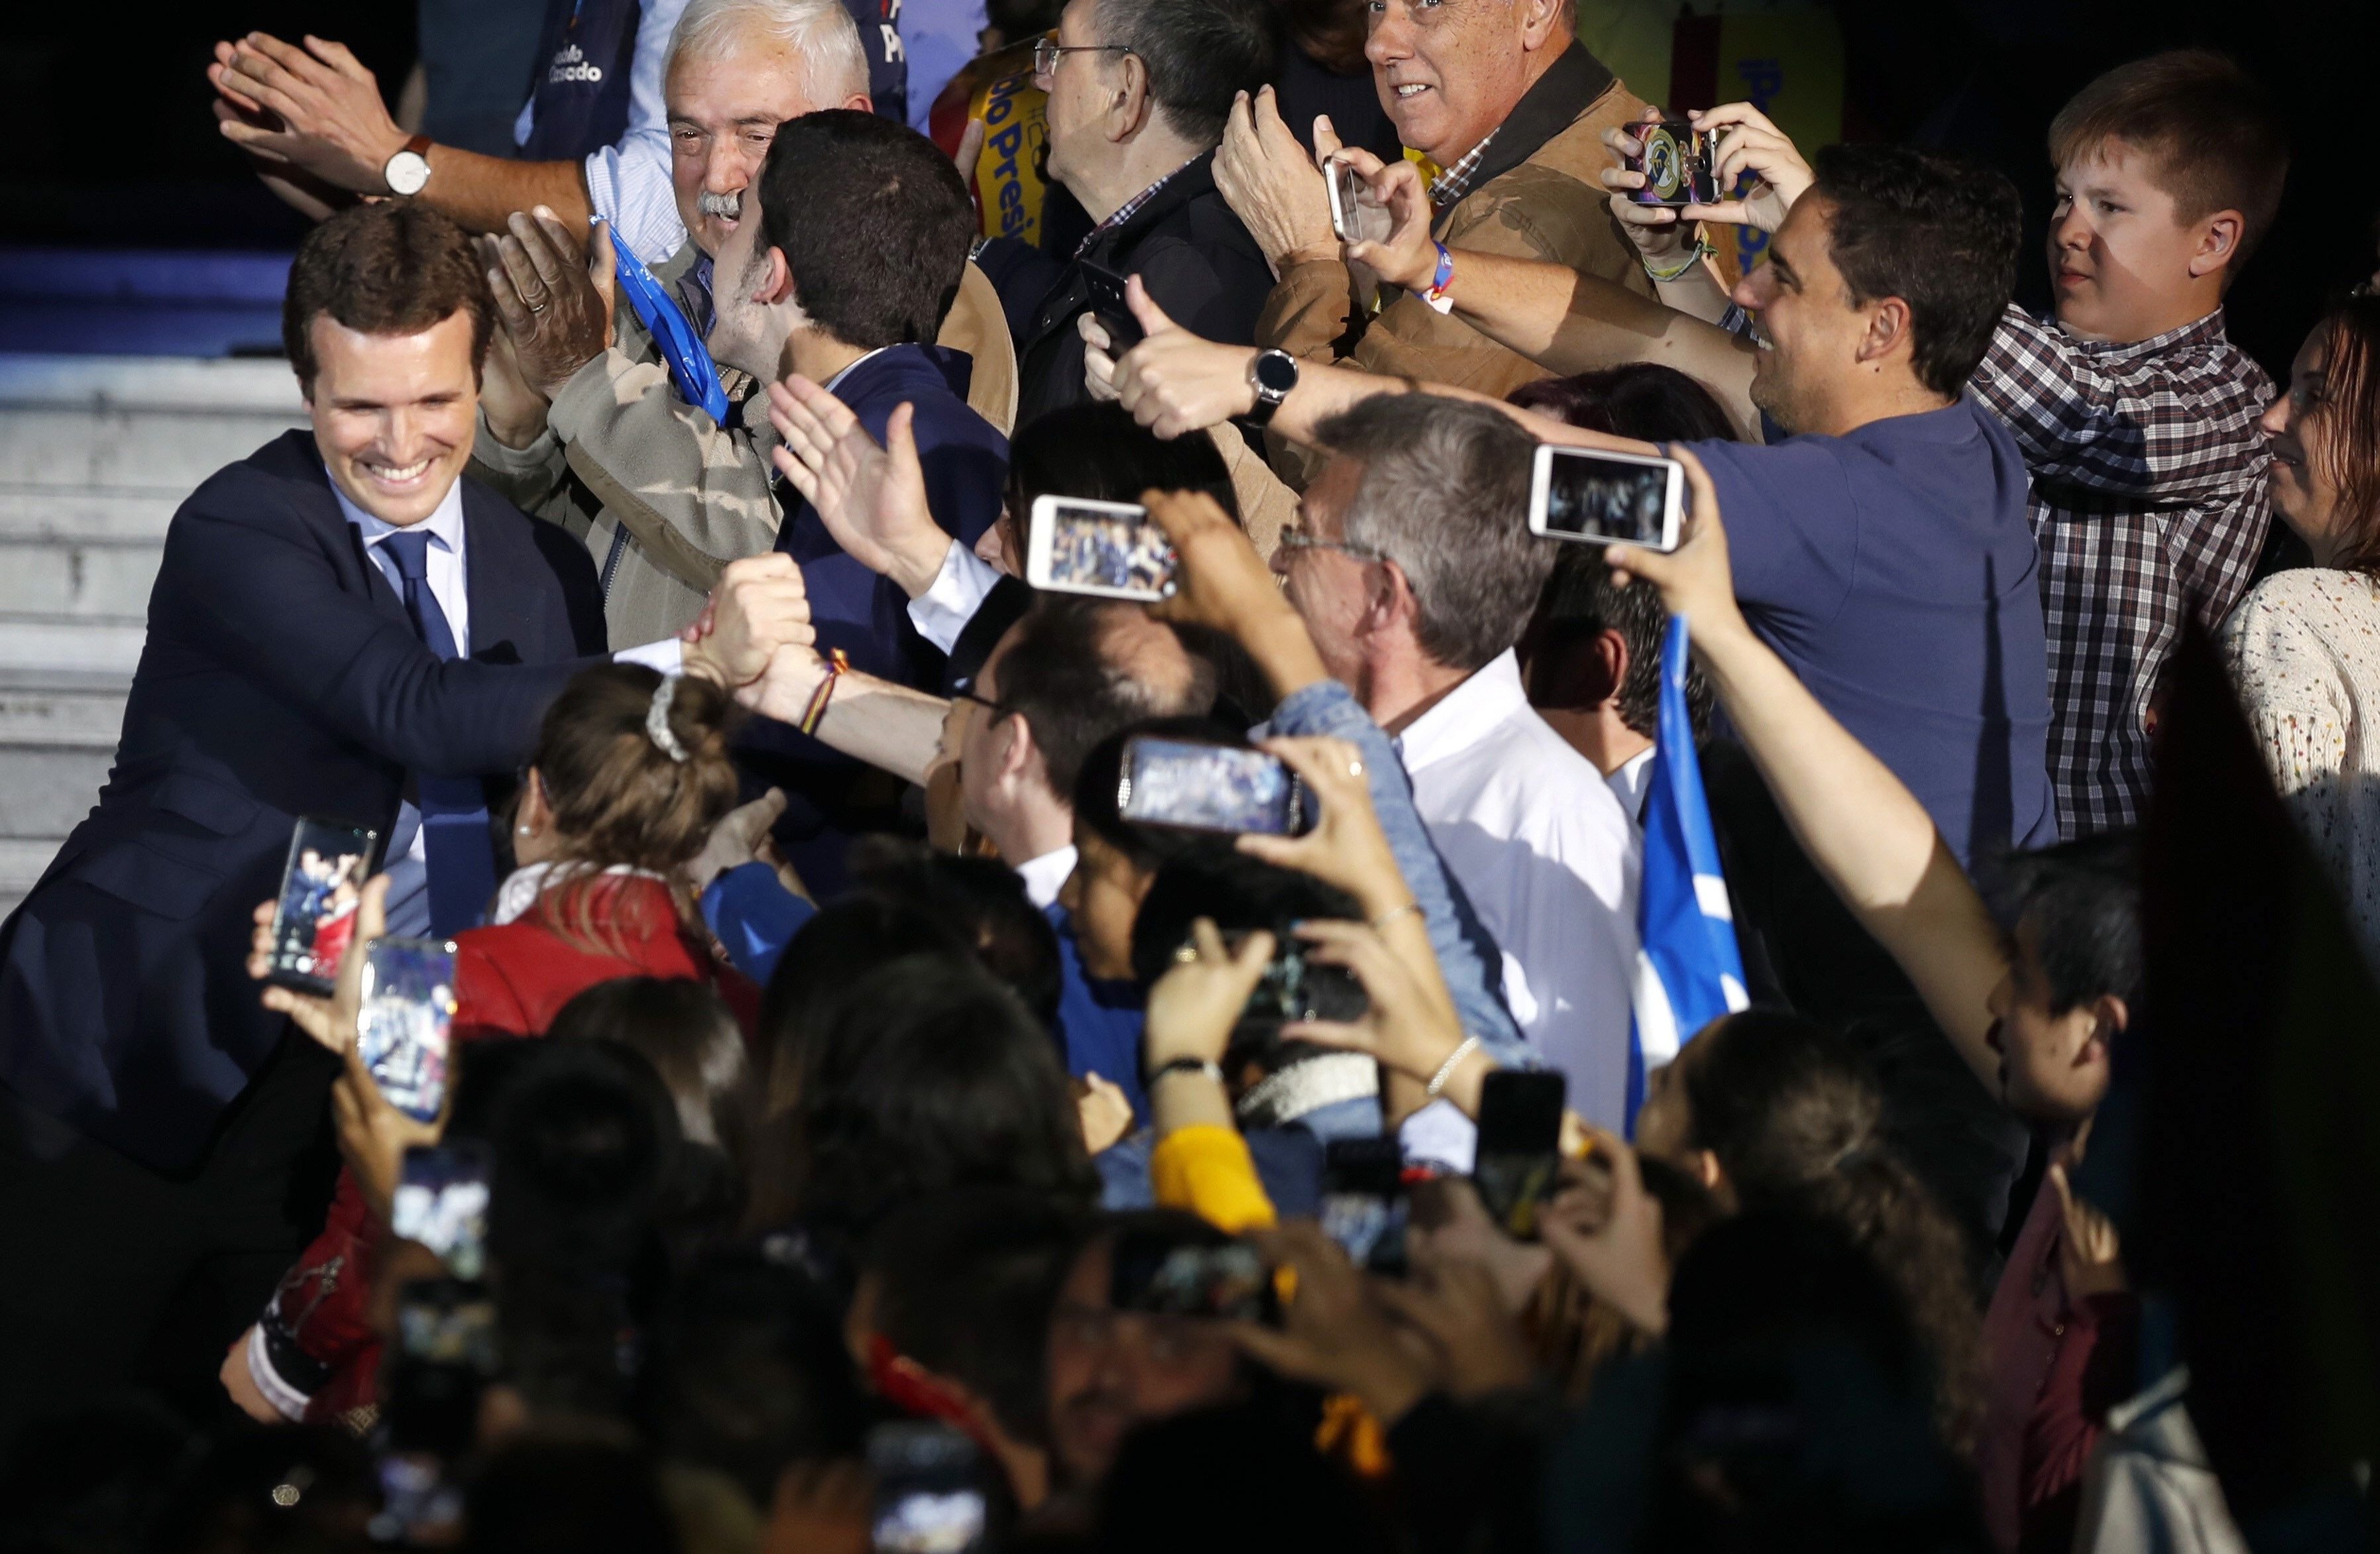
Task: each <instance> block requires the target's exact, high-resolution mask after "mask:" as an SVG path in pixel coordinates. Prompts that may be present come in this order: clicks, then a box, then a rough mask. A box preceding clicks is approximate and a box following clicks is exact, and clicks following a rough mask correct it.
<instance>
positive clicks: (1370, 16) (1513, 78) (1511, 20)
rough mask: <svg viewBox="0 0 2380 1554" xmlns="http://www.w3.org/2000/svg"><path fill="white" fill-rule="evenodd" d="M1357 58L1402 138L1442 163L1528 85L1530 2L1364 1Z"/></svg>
mask: <svg viewBox="0 0 2380 1554" xmlns="http://www.w3.org/2000/svg"><path fill="white" fill-rule="evenodd" d="M1365 9H1366V26H1367V33H1366V38H1365V41H1364V57H1365V58H1366V59H1368V60H1370V61H1371V62H1372V84H1373V86H1374V88H1375V89H1376V90H1377V91H1378V92H1379V94H1380V106H1381V107H1382V108H1383V109H1384V110H1386V112H1387V113H1388V115H1389V117H1390V120H1392V121H1393V122H1394V123H1395V125H1396V127H1397V134H1398V136H1399V138H1400V139H1402V140H1403V141H1404V143H1405V144H1406V145H1408V146H1411V147H1413V148H1414V149H1415V151H1418V152H1423V153H1424V154H1426V155H1427V156H1428V157H1429V158H1430V160H1431V161H1433V162H1436V163H1437V164H1439V166H1441V167H1443V166H1445V165H1447V164H1450V163H1451V162H1453V161H1454V160H1455V159H1456V158H1458V157H1460V156H1462V155H1463V153H1464V152H1468V151H1469V150H1471V148H1472V147H1474V146H1475V145H1477V144H1478V143H1479V142H1480V141H1481V140H1485V139H1486V138H1487V136H1488V131H1489V130H1491V129H1494V128H1495V127H1497V126H1498V125H1500V124H1501V123H1503V122H1504V119H1505V116H1506V115H1509V114H1510V113H1512V106H1513V104H1514V103H1518V102H1520V100H1521V94H1522V93H1523V92H1524V91H1527V90H1528V88H1529V59H1530V55H1529V50H1528V47H1527V40H1528V39H1529V38H1530V37H1531V35H1532V27H1533V25H1534V26H1536V33H1537V35H1539V36H1540V37H1542V35H1543V33H1544V28H1543V26H1542V18H1538V21H1537V22H1536V23H1534V24H1533V21H1532V17H1533V15H1534V14H1535V13H1536V12H1537V11H1538V10H1540V9H1541V7H1538V6H1533V5H1532V4H1531V3H1530V0H1368V3H1367V4H1366V7H1365ZM1544 46H1548V47H1550V46H1551V44H1550V43H1547V44H1545V45H1544Z"/></svg>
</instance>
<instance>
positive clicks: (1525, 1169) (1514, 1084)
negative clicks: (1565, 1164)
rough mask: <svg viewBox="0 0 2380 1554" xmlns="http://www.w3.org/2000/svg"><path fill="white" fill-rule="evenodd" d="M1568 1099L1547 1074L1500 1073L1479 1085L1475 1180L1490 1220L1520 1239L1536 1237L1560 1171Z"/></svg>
mask: <svg viewBox="0 0 2380 1554" xmlns="http://www.w3.org/2000/svg"><path fill="white" fill-rule="evenodd" d="M1567 1094H1568V1087H1567V1086H1566V1085H1565V1083H1564V1082H1563V1079H1562V1076H1561V1075H1560V1074H1559V1073H1555V1072H1552V1071H1548V1070H1540V1071H1536V1072H1532V1071H1529V1070H1524V1069H1517V1068H1500V1069H1498V1070H1496V1071H1495V1072H1494V1073H1492V1074H1488V1076H1487V1078H1485V1079H1484V1080H1482V1081H1481V1082H1480V1086H1479V1143H1478V1150H1477V1153H1476V1155H1475V1157H1474V1159H1473V1161H1472V1166H1471V1180H1472V1184H1473V1185H1475V1187H1477V1188H1478V1190H1479V1201H1480V1203H1481V1205H1482V1206H1483V1207H1485V1208H1487V1210H1488V1218H1489V1219H1491V1220H1495V1221H1496V1223H1497V1224H1498V1225H1499V1226H1500V1227H1501V1228H1502V1229H1503V1231H1504V1232H1505V1233H1506V1234H1508V1235H1511V1236H1512V1237H1514V1238H1515V1239H1517V1240H1521V1241H1535V1240H1536V1238H1537V1207H1538V1205H1539V1204H1541V1203H1543V1202H1544V1201H1545V1199H1546V1198H1547V1197H1548V1196H1550V1195H1551V1194H1552V1192H1553V1187H1554V1179H1555V1177H1556V1175H1557V1174H1558V1173H1559V1172H1560V1169H1561V1119H1562V1101H1563V1099H1564V1098H1565V1097H1566V1095H1567Z"/></svg>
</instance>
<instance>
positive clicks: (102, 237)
mask: <svg viewBox="0 0 2380 1554" xmlns="http://www.w3.org/2000/svg"><path fill="white" fill-rule="evenodd" d="M1834 9H1835V10H1836V12H1837V14H1838V15H1839V17H1840V19H1841V23H1842V30H1843V37H1844V44H1845V51H1846V54H1847V56H1848V57H1847V66H1848V79H1849V83H1850V84H1849V88H1848V96H1849V98H1850V102H1849V103H1848V104H1847V110H1848V111H1847V114H1846V119H1845V122H1846V125H1847V127H1849V129H1850V132H1851V133H1852V135H1854V136H1855V137H1858V138H1862V139H1894V140H1913V141H1915V142H1917V143H1921V144H1925V145H1929V146H1935V147H1939V148H1945V149H1949V150H1955V151H1959V152H1965V153H1968V154H1971V155H1974V156H1977V157H1980V158H1982V159H1984V160H1986V161H1989V162H1991V163H1994V164H1997V165H1998V166H1999V167H2001V168H2002V169H2004V170H2005V171H2006V172H2007V173H2008V174H2009V176H2010V177H2012V178H2014V179H2015V180H2016V182H2017V185H2018V187H2019V188H2021V189H2022V190H2023V191H2024V195H2025V200H2026V207H2027V211H2028V214H2029V216H2030V218H2031V225H2032V228H2033V231H2032V234H2031V240H2030V243H2029V246H2028V252H2027V258H2026V261H2025V262H2024V264H2023V265H2022V268H2021V272H2020V273H2021V274H2022V277H2023V279H2022V287H2023V289H2022V291H2021V292H2020V297H2021V298H2022V300H2024V301H2025V302H2027V303H2028V304H2029V305H2031V306H2034V307H2035V308H2046V306H2047V302H2048V297H2047V291H2046V272H2045V267H2044V265H2043V263H2042V261H2040V259H2039V257H2038V256H2039V254H2040V251H2041V249H2040V235H2041V233H2042V231H2043V229H2044V226H2045V224H2046V214H2047V208H2048V198H2047V191H2048V187H2049V172H2050V170H2049V167H2048V164H2047V160H2046V155H2045V153H2044V152H2043V150H2042V139H2043V135H2044V133H2045V131H2046V128H2047V127H2048V123H2049V118H2050V115H2052V114H2053V113H2055V112H2056V110H2057V108H2058V104H2059V103H2062V102H2063V101H2064V100H2065V99H2066V97H2067V96H2068V95H2070V93H2071V92H2072V91H2074V89H2075V88H2076V87H2078V86H2080V85H2081V84H2082V83H2083V81H2085V80H2087V79H2090V78H2091V77H2092V76H2093V75H2095V74H2096V73H2097V72H2098V71H2100V70H2102V69H2105V68H2106V67H2108V66H2110V65H2113V64H2117V63H2119V62H2120V61H2122V60H2125V59H2129V58H2131V57H2134V56H2136V55H2141V54H2144V53H2147V52H2149V51H2151V50H2153V49H2156V48H2162V47H2169V46H2172V45H2176V44H2182V43H2203V44H2207V45H2211V46H2214V47H2216V48H2220V49H2223V50H2225V51H2226V52H2228V53H2229V54H2230V55H2232V56H2233V57H2235V58H2237V59H2238V60H2240V63H2241V64H2243V65H2244V66H2246V67H2248V68H2249V69H2250V70H2252V71H2253V72H2254V73H2255V74H2256V75H2257V76H2258V77H2259V78H2260V79H2263V80H2264V81H2265V83H2266V84H2267V85H2268V86H2270V87H2271V88H2272V90H2273V91H2275V92H2276V94H2277V96H2278V97H2279V98H2280V100H2281V101H2282V102H2283V103H2285V104H2287V105H2288V106H2289V110H2290V112H2291V115H2292V118H2293V120H2294V135H2293V139H2294V140H2295V144H2296V150H2297V161H2296V163H2295V164H2294V165H2293V166H2292V168H2291V169H2290V174H2289V192H2288V197H2287V199H2286V200H2285V202H2284V203H2283V206H2282V211H2281V217H2280V220H2279V222H2278V224H2277V225H2276V227H2275V229H2274V230H2273V232H2272V233H2271V234H2270V236H2269V237H2266V239H2265V244H2264V246H2263V248H2262V249H2260V250H2259V252H2258V253H2257V255H2256V257H2255V258H2254V260H2253V262H2252V263H2251V264H2250V265H2249V266H2248V269H2247V271H2246V273H2245V274H2244V276H2243V277H2242V278H2241V280H2240V284H2239V285H2238V286H2237V287H2236V288H2235V290H2234V292H2233V295H2232V298H2231V329H2232V333H2233V334H2234V336H2235V337H2236V338H2238V339H2239V340H2240V343H2241V344H2242V345H2243V346H2246V347H2247V348H2248V349H2249V350H2250V351H2251V352H2253V354H2254V355H2255V356H2256V357H2257V358H2259V359H2260V360H2262V361H2263V362H2264V363H2265V366H2266V367H2267V368H2268V369H2270V370H2274V371H2275V372H2276V373H2278V372H2279V370H2281V369H2283V368H2285V367H2286V365H2287V363H2288V361H2289V357H2290V355H2291V354H2292V353H2293V352H2294V351H2295V350H2296V348H2297V345H2298V342H2299V340H2300V339H2301V338H2302V336H2303V335H2304V334H2305V331H2306V329H2307V327H2308V326H2309V325H2310V324H2311V323H2312V322H2313V319H2314V318H2315V316H2316V315H2317V314H2318V313H2319V312H2320V310H2321V309H2322V307H2323V305H2324V303H2325V300H2326V299H2327V298H2328V297H2331V296H2333V295H2335V294H2336V293H2337V292H2338V290H2340V289H2342V288H2343V287H2345V286H2346V285H2350V284H2351V283H2352V282H2354V281H2355V280H2357V279H2360V278H2361V277H2362V275H2364V274H2365V273H2369V272H2370V270H2371V268H2372V263H2373V247H2374V243H2373V217H2374V210H2375V207H2380V181H2375V180H2374V177H2373V176H2372V174H2371V172H2370V170H2369V159H2368V158H2367V156H2366V155H2365V152H2364V148H2365V147H2367V146H2369V145H2371V144H2372V143H2373V142H2374V136H2373V132H2372V128H2371V122H2370V121H2371V120H2372V119H2373V117H2374V114H2375V111H2380V90H2376V89H2375V86H2374V76H2375V61H2374V54H2373V51H2372V48H2371V43H2372V37H2371V34H2372V32H2373V31H2374V27H2373V22H2372V16H2373V13H2374V11H2375V10H2380V6H2375V5H2374V3H2373V0H2355V3H2348V0H2338V3H2316V4H2301V3H2296V0H2282V3H2277V4H2259V3H2233V4H2221V3H2216V0H2175V3H2167V4H2156V3H2153V0H2108V3H2092V0H2010V3H2002V4H1991V3H1985V0H1889V3H1888V0H1836V4H1835V6H1834ZM11 11H12V15H11V16H10V18H9V33H10V36H9V38H8V39H7V41H6V42H5V43H0V101H5V102H6V103H8V104H9V105H10V107H11V109H12V110H13V111H12V112H11V114H10V115H9V125H10V131H11V133H10V135H9V137H8V144H7V146H6V152H5V154H0V243H9V244H42V245H58V246H72V247H91V248H97V247H133V248H165V249H189V248H237V249H283V250H286V249H290V248H293V247H294V246H295V245H296V243H297V237H298V236H299V233H300V231H301V226H300V224H299V221H298V218H297V216H296V215H294V214H293V213H292V212H289V211H288V210H287V209H286V208H285V207H284V206H283V205H281V204H280V203H279V202H278V201H277V200H273V198H272V197H271V196H270V195H268V194H266V193H265V192H264V191H263V189H262V188H261V187H260V186H259V185H258V184H257V183H256V182H255V180H254V179H252V178H250V177H249V176H248V174H247V172H246V169H245V166H244V164H243V163H242V161H241V159H240V157H239V156H238V155H237V152H234V151H233V150H232V148H231V146H230V145H229V143H228V142H225V140H222V139H221V138H220V137H219V136H218V135H217V134H216V133H215V130H214V123H213V120H212V117H211V116H210V115H209V114H208V112H207V104H208V103H209V101H210V100H211V97H212V93H211V92H210V91H209V89H208V87H207V85H206V80H205V77H204V74H203V71H204V67H205V66H206V63H207V60H208V58H209V50H210V48H211V45H212V42H213V41H214V40H215V39H217V38H222V37H229V36H232V35H234V34H235V33H236V32H238V31H244V30H249V29H251V28H261V29H262V30H267V31H271V32H273V33H275V34H277V35H279V36H282V37H285V38H295V37H296V36H297V35H298V34H299V33H301V32H303V31H305V30H308V29H309V28H312V29H317V30H321V31H322V32H323V33H325V34H327V35H330V36H334V37H336V38H338V39H339V40H341V41H342V42H346V44H347V45H348V46H349V47H351V48H353V49H354V50H355V51H356V53H357V55H358V56H359V57H360V58H361V59H362V60H363V61H364V63H365V64H366V65H368V66H369V67H371V68H372V69H373V70H374V71H376V72H377V73H378V74H379V76H380V78H381V82H382V86H383V90H384V91H388V92H389V93H390V94H391V96H392V97H393V96H394V94H395V91H396V89H397V87H398V85H399V84H400V83H401V82H402V80H403V79H404V76H405V73H406V71H407V69H408V68H409V67H410V66H411V64H412V57H413V46H414V44H413V36H414V18H413V11H412V8H411V6H408V5H405V4H402V3H396V4H391V3H387V0H383V3H382V4H380V5H373V6H356V5H344V6H342V5H334V4H327V3H324V0H187V3H184V4H181V5H178V6H176V7H175V8H174V9H172V10H170V11H166V10H163V9H160V10H156V11H151V10H149V9H147V8H146V7H142V8H140V10H138V11H135V10H130V9H127V8H125V7H120V6H108V5H103V4H92V3H88V0H86V3H82V4H75V3H73V0H18V4H17V5H15V6H12V7H11ZM0 349H6V343H5V342H0Z"/></svg>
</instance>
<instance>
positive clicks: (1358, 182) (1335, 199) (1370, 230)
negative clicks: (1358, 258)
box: [1322, 156, 1395, 243]
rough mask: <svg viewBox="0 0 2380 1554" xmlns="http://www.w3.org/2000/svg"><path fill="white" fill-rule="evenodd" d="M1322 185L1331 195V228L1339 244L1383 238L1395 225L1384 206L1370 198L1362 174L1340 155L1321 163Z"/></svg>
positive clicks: (1368, 241) (1371, 241)
mask: <svg viewBox="0 0 2380 1554" xmlns="http://www.w3.org/2000/svg"><path fill="white" fill-rule="evenodd" d="M1322 185H1323V188H1324V189H1325V191H1327V192H1328V194H1329V195H1330V230H1331V232H1332V233H1333V234H1334V235H1335V236H1336V237H1338V239H1339V240H1340V241H1341V242H1342V243H1378V242H1383V241H1386V240H1387V238H1388V236H1389V232H1390V228H1391V227H1392V226H1393V225H1395V223H1394V221H1393V219H1392V218H1391V217H1390V214H1389V209H1388V207H1387V206H1385V205H1381V204H1378V203H1376V202H1375V201H1374V200H1373V199H1372V190H1371V186H1370V185H1369V184H1367V183H1366V182H1365V181H1364V175H1363V174H1361V173H1359V172H1357V171H1356V170H1355V168H1354V164H1351V163H1349V162H1347V161H1345V160H1344V159H1343V158H1340V157H1335V156H1334V157H1332V158H1331V159H1330V161H1328V162H1325V163H1324V164H1322Z"/></svg>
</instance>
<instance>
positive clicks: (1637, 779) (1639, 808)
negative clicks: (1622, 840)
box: [1604, 745, 1659, 825]
mask: <svg viewBox="0 0 2380 1554" xmlns="http://www.w3.org/2000/svg"><path fill="white" fill-rule="evenodd" d="M1658 753H1659V750H1658V747H1656V746H1651V745H1648V746H1646V747H1645V748H1643V749H1641V750H1639V751H1637V752H1636V753H1635V754H1634V755H1633V756H1630V757H1629V758H1628V759H1626V760H1624V761H1621V763H1620V769H1619V770H1618V771H1614V772H1613V773H1612V774H1611V775H1610V776H1609V777H1606V778H1605V779H1604V782H1606V783H1609V784H1610V787H1611V791H1612V793H1613V794H1614V795H1617V796H1618V797H1619V799H1620V807H1621V808H1622V809H1625V810H1626V811H1628V818H1629V819H1632V820H1634V821H1636V822H1637V823H1638V824H1639V825H1642V824H1643V823H1644V820H1645V791H1646V790H1647V789H1649V788H1650V787H1651V786H1652V785H1653V758H1654V756H1656V755H1657V754H1658Z"/></svg>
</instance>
